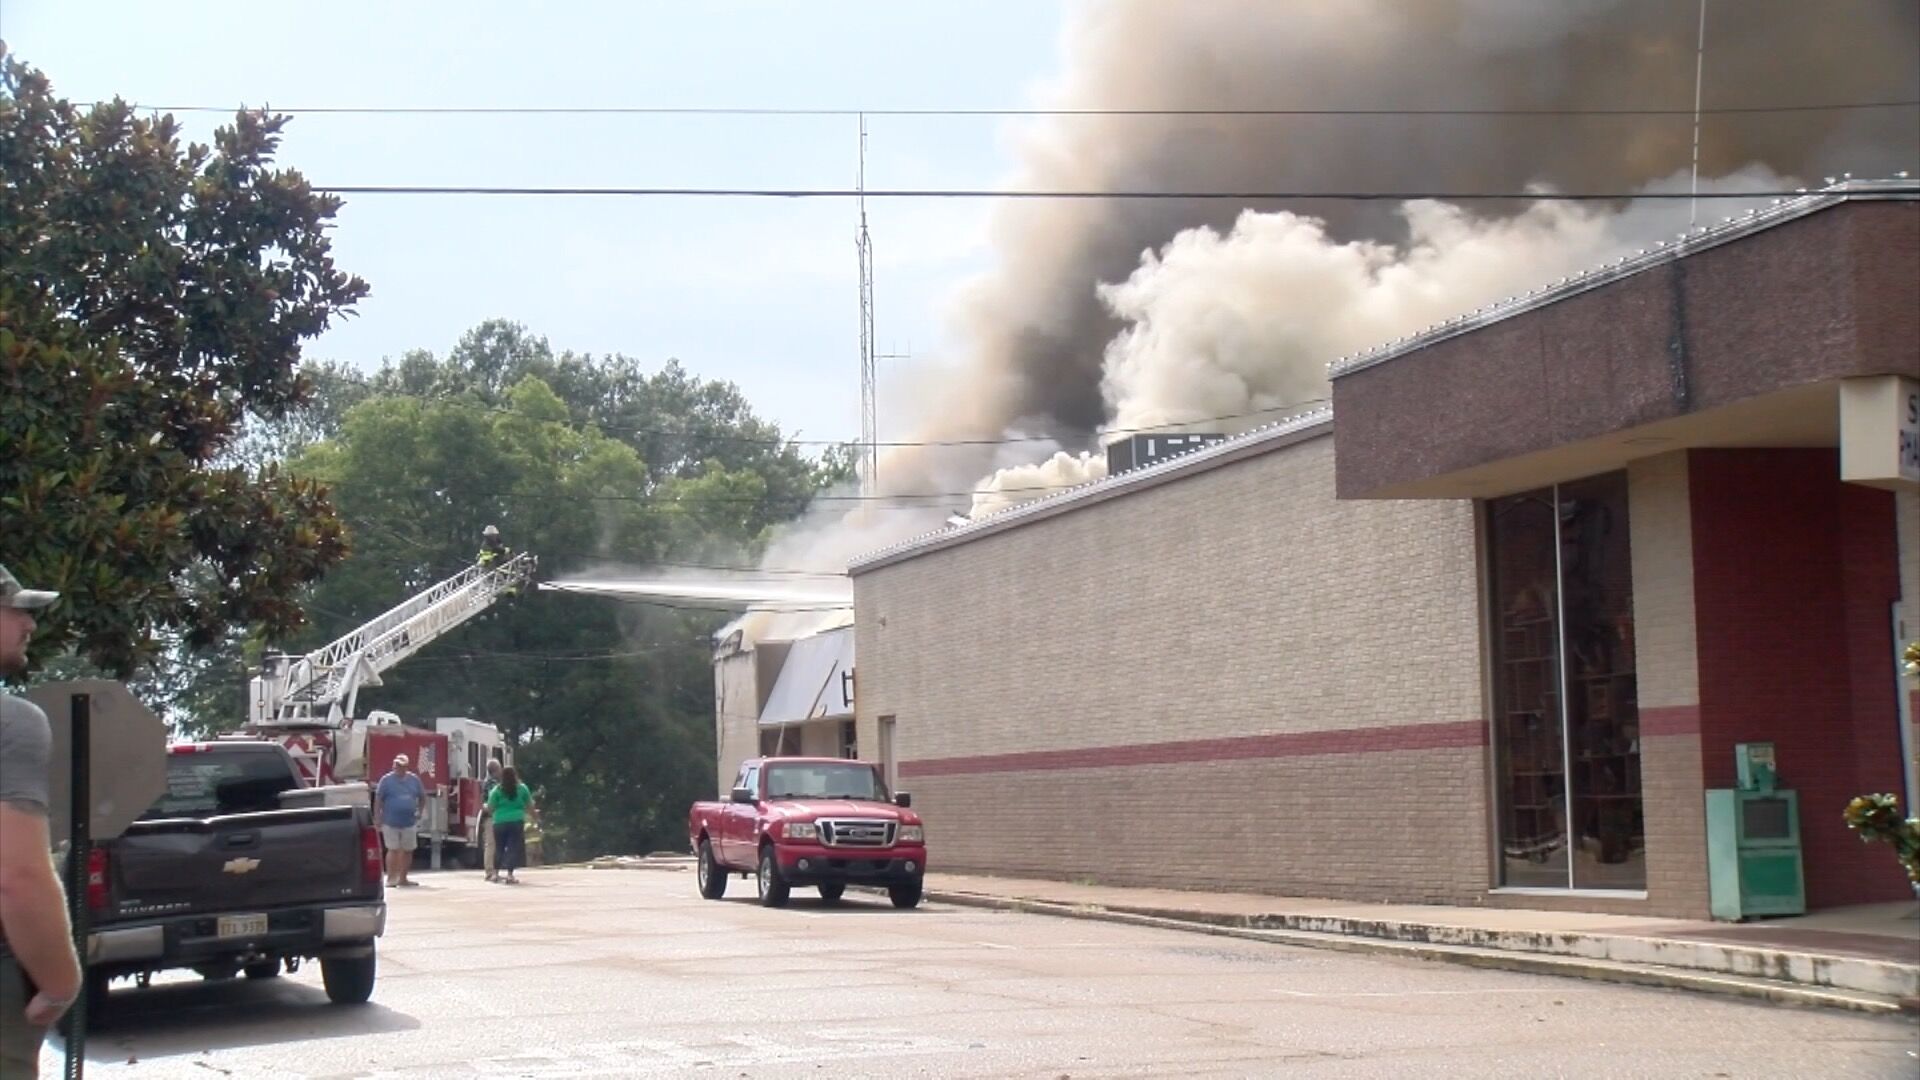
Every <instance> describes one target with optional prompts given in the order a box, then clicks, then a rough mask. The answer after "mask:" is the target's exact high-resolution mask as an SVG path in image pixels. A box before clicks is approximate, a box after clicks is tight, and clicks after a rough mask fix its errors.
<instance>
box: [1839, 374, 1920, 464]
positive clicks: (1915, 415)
mask: <svg viewBox="0 0 1920 1080" xmlns="http://www.w3.org/2000/svg"><path fill="white" fill-rule="evenodd" d="M1840 479H1842V480H1846V481H1849V482H1851V483H1855V484H1866V485H1868V486H1870V487H1878V488H1888V489H1891V490H1894V491H1914V490H1920V379H1909V378H1907V377H1906V376H1903V375H1876V376H1873V377H1871V378H1864V379H1845V380H1843V381H1842V382H1841V383H1840Z"/></svg>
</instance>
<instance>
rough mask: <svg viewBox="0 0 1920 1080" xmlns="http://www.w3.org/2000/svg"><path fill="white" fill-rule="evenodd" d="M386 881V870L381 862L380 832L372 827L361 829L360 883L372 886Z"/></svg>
mask: <svg viewBox="0 0 1920 1080" xmlns="http://www.w3.org/2000/svg"><path fill="white" fill-rule="evenodd" d="M384 880H386V871H385V868H384V867H382V866H381V862H380V831H379V830H378V829H375V828H374V827H373V826H371V825H366V826H362V827H361V829H360V881H361V882H362V883H363V884H366V885H371V884H373V883H374V882H377V881H384Z"/></svg>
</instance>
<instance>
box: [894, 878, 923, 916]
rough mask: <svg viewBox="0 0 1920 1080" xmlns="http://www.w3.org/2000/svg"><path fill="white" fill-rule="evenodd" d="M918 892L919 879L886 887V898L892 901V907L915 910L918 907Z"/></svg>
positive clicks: (919, 888)
mask: <svg viewBox="0 0 1920 1080" xmlns="http://www.w3.org/2000/svg"><path fill="white" fill-rule="evenodd" d="M920 891H921V882H920V879H918V878H915V879H914V880H912V881H908V882H903V883H901V884H898V885H889V886H887V898H888V899H889V900H892V901H893V906H894V907H897V908H902V909H906V908H916V907H919V906H920Z"/></svg>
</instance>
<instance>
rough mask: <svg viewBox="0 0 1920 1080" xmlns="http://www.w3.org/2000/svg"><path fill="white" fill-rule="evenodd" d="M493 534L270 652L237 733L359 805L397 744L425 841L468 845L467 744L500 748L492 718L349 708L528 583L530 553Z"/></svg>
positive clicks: (472, 772) (478, 774) (477, 764)
mask: <svg viewBox="0 0 1920 1080" xmlns="http://www.w3.org/2000/svg"><path fill="white" fill-rule="evenodd" d="M498 536H499V534H498V532H497V531H489V533H488V534H487V537H486V544H485V546H484V547H483V548H482V550H481V553H480V556H479V558H478V559H477V560H476V561H475V563H474V564H473V565H472V566H469V567H467V568H466V569H464V570H462V571H460V572H459V573H457V574H455V575H453V576H452V577H450V578H447V579H446V580H444V581H440V582H436V583H435V584H433V585H431V586H429V587H428V588H426V589H424V590H422V591H421V592H419V593H417V594H415V595H414V596H412V597H409V598H408V599H407V600H406V601H405V602H403V603H401V604H399V605H398V606H396V607H394V608H393V609H391V610H389V611H386V612H384V613H382V614H381V615H379V616H378V617H376V618H374V619H372V620H370V621H369V622H367V623H366V624H364V625H362V626H360V627H358V628H356V629H354V630H353V631H351V632H350V633H348V634H346V635H344V636H342V637H340V638H339V639H338V640H336V641H333V642H330V643H329V644H327V645H324V646H322V647H320V648H318V649H315V650H314V651H313V652H310V653H307V654H306V655H304V656H292V655H286V654H279V655H273V656H269V657H267V658H266V660H265V662H264V663H263V664H262V667H261V671H260V674H259V675H258V676H256V677H255V678H254V679H253V680H252V681H251V682H250V683H249V684H248V688H247V689H248V695H247V696H248V709H247V723H246V727H245V733H246V734H248V735H252V736H256V737H264V738H270V739H274V740H275V741H277V742H279V743H280V744H281V745H283V746H285V747H286V748H287V750H288V752H289V753H291V754H292V755H293V758H294V762H295V764H296V765H298V766H299V768H300V772H301V777H302V779H303V780H305V781H306V783H307V784H309V785H310V786H313V787H316V788H323V789H326V791H325V793H324V795H323V796H322V801H325V802H333V801H345V802H358V803H363V804H364V803H365V802H366V801H367V800H368V799H369V798H370V795H369V787H368V785H370V784H371V783H373V782H374V781H376V780H378V779H379V778H380V777H381V776H383V775H385V773H386V772H387V770H388V769H389V768H391V767H392V765H393V759H394V756H395V755H397V754H401V753H405V754H407V755H408V756H409V757H410V758H411V759H412V761H413V767H414V771H415V772H417V773H419V774H420V779H421V781H422V782H423V783H424V784H425V786H426V788H427V790H428V792H429V793H430V797H429V799H428V800H427V803H428V805H427V806H426V807H424V808H423V812H422V816H421V822H420V838H421V841H422V842H423V843H429V842H431V843H439V842H443V841H450V842H452V843H454V844H469V845H471V843H472V840H473V838H474V837H475V836H476V835H477V834H476V832H475V826H474V824H471V823H470V821H469V815H468V814H467V813H466V806H467V804H468V802H469V801H470V800H471V801H472V803H473V804H474V806H475V807H476V810H475V813H474V815H473V820H475V821H477V817H478V812H477V806H478V795H477V794H471V795H470V793H469V792H468V791H466V790H465V788H466V787H467V786H472V787H473V788H474V789H475V791H477V790H478V787H479V785H480V784H482V783H484V782H485V779H486V775H485V771H484V770H485V760H484V758H482V759H480V760H478V761H473V762H469V761H468V760H467V759H468V757H469V756H470V751H471V748H473V747H475V746H479V747H481V748H483V751H484V752H485V753H487V754H490V755H491V754H496V753H497V754H502V755H504V753H505V752H506V746H505V740H504V739H503V738H502V737H501V735H500V731H499V729H498V728H495V727H494V726H493V725H491V724H482V723H480V722H478V721H474V720H467V719H465V718H445V719H443V720H442V721H440V723H439V725H438V726H437V727H436V728H434V729H428V728H423V727H414V726H411V725H408V724H404V723H402V722H401V720H400V718H399V717H398V716H395V715H394V714H393V713H390V712H382V711H378V710H376V711H374V712H372V713H369V714H368V715H367V716H366V717H365V718H364V719H356V718H355V715H354V713H355V707H356V705H357V702H358V698H359V694H360V689H361V688H362V687H366V686H379V685H380V676H381V675H382V674H383V673H385V672H387V671H390V670H392V669H393V668H394V667H395V666H396V665H398V664H399V663H401V662H402V661H404V660H406V659H407V658H408V657H410V656H412V655H413V654H414V653H417V652H419V651H420V650H421V649H423V648H425V647H426V646H427V645H428V644H429V643H431V642H433V641H435V640H436V639H438V638H440V637H441V636H442V635H444V634H447V633H449V632H451V631H453V630H454V629H456V628H458V627H459V626H461V625H462V624H464V623H466V622H467V621H468V620H470V619H472V618H473V617H474V616H476V615H479V614H480V613H481V612H483V611H485V610H487V609H488V608H489V607H491V606H493V604H494V602H495V601H497V600H499V599H500V598H501V597H503V596H512V595H517V594H518V593H519V592H520V591H521V590H523V589H526V588H527V587H528V586H529V585H531V584H532V582H533V575H534V573H535V571H536V570H537V568H538V563H537V561H536V560H535V559H534V557H533V556H532V555H530V554H524V553H523V554H518V555H515V554H512V553H511V552H509V551H507V550H506V549H505V548H504V547H503V546H501V545H500V543H499V539H498ZM456 736H457V740H456ZM456 741H458V742H459V744H460V747H459V750H458V752H457V755H456V752H455V749H454V743H455V742H456ZM456 756H457V757H458V758H459V760H455V758H456ZM507 763H509V764H510V763H511V762H510V761H508V762H507Z"/></svg>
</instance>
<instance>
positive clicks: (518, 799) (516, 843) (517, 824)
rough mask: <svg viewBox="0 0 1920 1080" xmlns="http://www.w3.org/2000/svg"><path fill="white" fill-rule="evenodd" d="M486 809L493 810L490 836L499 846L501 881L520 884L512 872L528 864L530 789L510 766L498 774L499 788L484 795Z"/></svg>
mask: <svg viewBox="0 0 1920 1080" xmlns="http://www.w3.org/2000/svg"><path fill="white" fill-rule="evenodd" d="M487 809H489V810H491V811H493V835H494V838H495V839H496V840H497V841H498V843H499V845H500V857H499V858H500V861H499V863H498V866H499V868H500V873H503V874H505V875H506V877H505V878H502V879H501V880H503V881H505V882H506V883H507V884H509V885H518V884H520V879H519V878H518V877H516V876H514V872H515V871H517V870H519V869H520V868H521V867H522V866H525V865H526V864H527V816H528V815H529V814H532V813H534V805H533V790H532V789H531V788H529V787H527V785H525V784H523V783H521V782H520V774H519V773H518V772H516V771H515V770H514V769H513V767H512V766H508V767H507V768H505V769H502V770H501V771H500V786H499V787H496V788H494V789H493V794H491V795H489V796H487Z"/></svg>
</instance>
